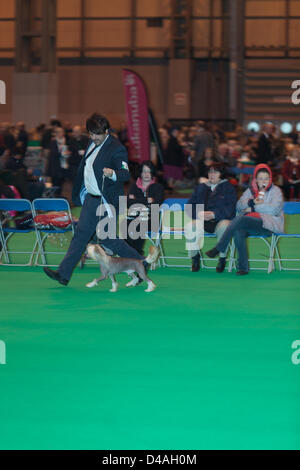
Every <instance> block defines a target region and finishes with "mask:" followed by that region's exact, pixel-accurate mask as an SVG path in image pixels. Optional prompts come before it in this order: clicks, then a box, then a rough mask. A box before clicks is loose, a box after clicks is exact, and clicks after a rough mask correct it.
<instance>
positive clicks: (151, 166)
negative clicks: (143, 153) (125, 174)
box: [139, 160, 156, 178]
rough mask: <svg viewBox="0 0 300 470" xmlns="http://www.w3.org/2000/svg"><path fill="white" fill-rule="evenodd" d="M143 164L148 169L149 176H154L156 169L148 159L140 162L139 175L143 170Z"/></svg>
mask: <svg viewBox="0 0 300 470" xmlns="http://www.w3.org/2000/svg"><path fill="white" fill-rule="evenodd" d="M144 166H146V167H147V168H149V169H150V171H151V177H152V178H154V176H155V175H156V169H155V166H154V165H153V163H152V162H151V161H150V160H146V161H144V162H143V163H141V165H140V171H139V175H140V176H141V175H142V171H143V168H144Z"/></svg>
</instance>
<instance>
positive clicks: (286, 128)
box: [280, 122, 293, 134]
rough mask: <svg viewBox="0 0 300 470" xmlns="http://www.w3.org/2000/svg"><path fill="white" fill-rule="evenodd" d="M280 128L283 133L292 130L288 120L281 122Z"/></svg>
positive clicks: (288, 132)
mask: <svg viewBox="0 0 300 470" xmlns="http://www.w3.org/2000/svg"><path fill="white" fill-rule="evenodd" d="M280 130H281V132H282V133H283V134H290V133H291V132H292V130H293V126H292V124H291V123H290V122H283V123H282V124H281V126H280Z"/></svg>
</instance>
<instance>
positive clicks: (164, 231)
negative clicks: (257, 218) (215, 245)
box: [0, 198, 300, 273]
mask: <svg viewBox="0 0 300 470" xmlns="http://www.w3.org/2000/svg"><path fill="white" fill-rule="evenodd" d="M186 202H187V199H166V200H165V201H164V204H163V206H162V209H161V214H160V227H159V231H158V232H157V233H148V236H147V238H148V239H149V240H150V242H151V243H152V244H153V245H155V246H157V247H158V248H159V250H160V261H159V263H160V265H161V266H163V267H187V263H186V262H185V264H173V261H174V260H180V263H181V262H182V260H185V261H186V260H188V258H187V256H169V255H166V254H165V251H164V246H163V240H164V238H165V237H166V236H168V237H170V236H174V237H175V238H176V236H178V235H180V236H183V235H184V231H183V229H180V228H179V229H178V228H175V227H171V226H170V223H169V221H170V218H168V224H165V221H166V215H167V213H168V212H172V213H173V215H174V214H175V213H176V212H182V211H183V210H184V204H185V203H186ZM0 211H6V212H8V211H18V212H19V211H20V212H23V211H26V212H28V213H29V214H31V215H32V219H33V220H34V218H35V216H36V215H37V214H38V213H39V212H47V211H64V212H67V213H68V215H69V217H70V219H72V215H71V210H70V206H69V203H68V201H67V200H65V199H52V198H51V199H47V198H43V199H35V200H34V201H33V202H32V203H31V202H30V201H28V200H26V199H0ZM284 212H285V214H290V215H292V214H300V203H299V202H286V203H285V205H284ZM30 232H35V234H36V238H35V243H34V246H33V248H32V250H31V251H29V252H28V251H11V250H9V247H8V243H9V241H10V239H11V238H12V236H13V235H16V234H24V233H30ZM66 232H72V234H73V233H74V224H72V226H70V227H69V228H66V229H55V230H50V229H41V228H38V227H37V226H36V224H35V223H34V224H33V226H32V228H28V229H25V230H21V229H18V228H12V227H10V226H2V224H1V222H0V242H1V252H0V260H2V264H5V265H15V266H16V265H17V266H28V265H32V264H34V265H38V266H39V265H42V266H46V265H48V263H47V254H48V253H49V252H47V251H46V248H45V242H46V240H47V238H48V237H49V236H50V235H53V234H55V235H62V234H64V233H66ZM205 238H216V235H215V234H205ZM249 238H250V239H255V238H256V239H260V240H262V241H263V242H264V244H265V245H266V246H267V249H268V258H267V259H265V260H263V261H266V263H267V267H266V268H259V267H257V268H256V269H264V270H267V272H268V273H270V272H272V271H274V269H275V263H276V262H278V266H279V270H280V271H283V270H300V268H289V267H285V266H284V264H283V262H285V261H292V262H294V261H300V259H299V258H281V256H280V252H279V242H280V240H282V239H293V238H294V239H295V238H300V234H299V233H293V234H282V233H277V234H273V235H272V236H271V237H262V236H259V237H255V236H251V237H249ZM14 254H28V255H29V259H28V260H27V261H26V263H22V264H18V263H15V262H13V261H12V259H11V255H14ZM51 254H60V255H61V252H55V251H51ZM34 257H35V260H34ZM33 260H34V261H33ZM39 260H41V262H39ZM169 260H172V262H171V263H170V261H169ZM200 261H201V266H202V268H207V269H212V268H214V267H213V266H211V265H209V264H207V263H206V262H207V261H208V259H206V258H205V257H204V256H203V254H202V253H201V258H200ZM249 261H250V262H252V261H262V260H261V259H250V260H249ZM235 265H236V260H235V246H234V242H233V241H232V242H231V244H230V247H229V263H228V271H229V272H231V271H232V270H233V269H234V268H235Z"/></svg>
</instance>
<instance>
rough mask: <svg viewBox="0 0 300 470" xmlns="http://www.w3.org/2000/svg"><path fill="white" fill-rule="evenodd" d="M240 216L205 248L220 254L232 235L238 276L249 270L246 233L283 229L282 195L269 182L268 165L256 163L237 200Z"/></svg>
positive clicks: (261, 234) (213, 253) (269, 172)
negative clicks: (209, 246)
mask: <svg viewBox="0 0 300 470" xmlns="http://www.w3.org/2000/svg"><path fill="white" fill-rule="evenodd" d="M237 211H238V213H239V215H238V216H237V217H235V218H234V219H233V221H232V222H231V223H230V225H229V226H228V227H227V229H226V231H225V232H224V234H223V236H222V238H221V239H220V240H219V242H218V243H217V245H216V246H215V247H214V248H213V249H211V250H209V251H207V253H206V254H207V256H209V257H210V258H215V257H216V256H218V255H219V254H220V253H223V252H224V251H225V250H226V249H227V247H228V245H229V242H230V240H231V238H234V242H235V246H236V248H237V251H238V271H237V273H236V274H237V275H240V276H242V275H245V274H248V272H249V262H248V254H247V244H246V239H247V237H248V236H249V235H257V236H271V235H272V233H273V232H275V233H278V232H279V233H282V232H283V231H284V214H283V197H282V193H281V190H280V188H278V186H275V185H274V184H273V183H272V172H271V169H270V168H269V167H268V165H265V164H260V165H257V166H256V168H255V170H254V175H253V180H252V183H251V187H250V188H248V189H247V190H246V191H245V192H244V193H243V195H242V197H241V198H240V199H239V201H238V203H237Z"/></svg>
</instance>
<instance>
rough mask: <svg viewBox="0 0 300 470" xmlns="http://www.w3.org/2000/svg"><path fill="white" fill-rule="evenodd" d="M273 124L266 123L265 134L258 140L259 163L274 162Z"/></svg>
mask: <svg viewBox="0 0 300 470" xmlns="http://www.w3.org/2000/svg"><path fill="white" fill-rule="evenodd" d="M272 134H273V124H271V123H266V124H265V125H264V127H263V133H262V134H261V136H260V137H259V139H258V147H257V163H268V164H269V165H270V164H271V163H272V162H273V159H274V155H273V135H272Z"/></svg>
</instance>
